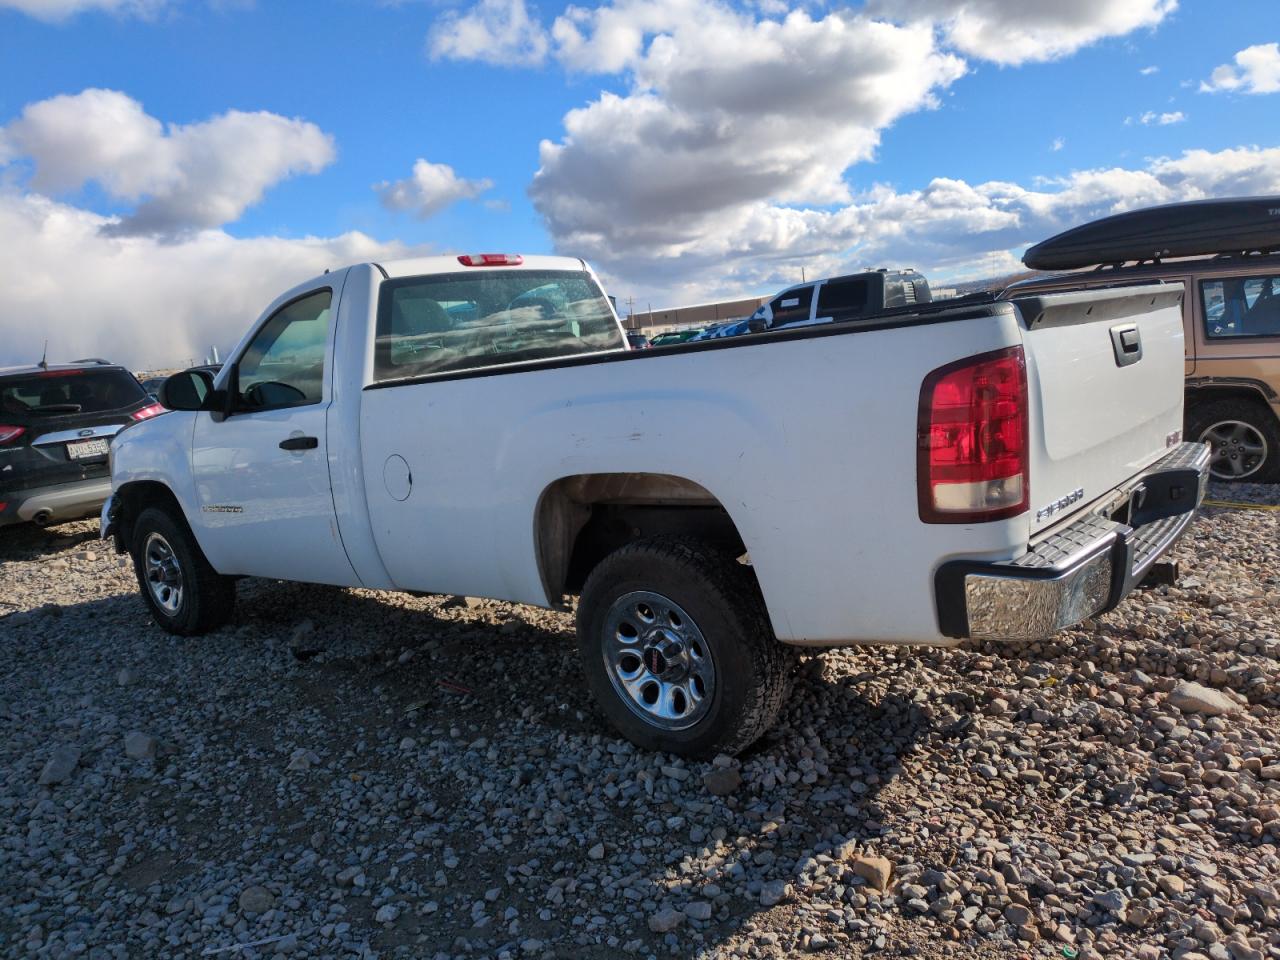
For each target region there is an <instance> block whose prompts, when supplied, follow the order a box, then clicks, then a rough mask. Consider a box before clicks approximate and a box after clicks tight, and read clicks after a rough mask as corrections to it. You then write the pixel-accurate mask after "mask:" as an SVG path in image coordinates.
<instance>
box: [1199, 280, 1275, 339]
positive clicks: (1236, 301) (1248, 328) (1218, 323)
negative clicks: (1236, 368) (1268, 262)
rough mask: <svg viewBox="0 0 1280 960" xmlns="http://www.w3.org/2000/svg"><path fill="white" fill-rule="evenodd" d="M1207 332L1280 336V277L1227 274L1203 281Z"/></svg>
mask: <svg viewBox="0 0 1280 960" xmlns="http://www.w3.org/2000/svg"><path fill="white" fill-rule="evenodd" d="M1200 302H1201V304H1202V305H1203V307H1204V332H1205V336H1207V337H1209V338H1210V339H1213V340H1223V339H1229V338H1234V337H1277V336H1280V277H1227V278H1224V279H1222V280H1202V281H1201V282H1200Z"/></svg>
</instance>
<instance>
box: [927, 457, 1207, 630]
mask: <svg viewBox="0 0 1280 960" xmlns="http://www.w3.org/2000/svg"><path fill="white" fill-rule="evenodd" d="M1208 480H1209V448H1208V447H1207V446H1206V445H1205V444H1202V443H1183V444H1181V445H1179V446H1178V447H1177V448H1176V449H1174V450H1173V451H1172V452H1171V453H1169V454H1168V455H1167V456H1165V457H1163V458H1162V459H1161V460H1159V461H1157V462H1156V463H1155V464H1153V465H1152V466H1151V467H1150V468H1149V469H1148V470H1146V471H1145V472H1144V473H1142V474H1141V475H1140V476H1138V477H1136V478H1134V480H1133V481H1131V482H1130V484H1128V485H1126V487H1125V488H1122V492H1125V493H1128V494H1129V508H1128V510H1129V513H1128V516H1127V517H1126V519H1127V520H1128V522H1121V521H1119V520H1113V519H1109V518H1108V517H1105V516H1100V515H1098V514H1094V513H1090V514H1088V515H1086V516H1084V517H1081V518H1080V519H1078V520H1076V521H1075V522H1073V523H1071V524H1070V525H1069V526H1067V527H1065V528H1064V529H1062V530H1060V531H1058V532H1057V533H1055V534H1053V535H1052V536H1050V537H1048V538H1046V539H1045V540H1043V541H1041V542H1040V543H1038V544H1036V545H1035V547H1033V548H1032V549H1031V550H1029V551H1028V552H1027V553H1025V554H1023V555H1022V556H1020V557H1018V558H1016V559H1014V560H1009V561H1006V562H1003V563H990V562H970V561H964V560H961V561H953V562H951V563H946V564H944V565H943V566H941V567H940V568H939V569H938V573H937V576H936V579H935V590H936V594H937V603H938V621H939V626H940V628H941V630H942V632H943V634H945V635H946V636H949V637H955V638H961V639H963V638H972V639H977V640H1039V639H1043V638H1044V637H1047V636H1050V635H1052V634H1053V633H1056V632H1057V631H1058V630H1061V629H1063V628H1064V627H1069V626H1071V625H1073V624H1076V623H1079V622H1080V621H1082V620H1084V619H1086V618H1088V617H1091V616H1094V615H1095V614H1098V613H1102V612H1104V611H1106V610H1110V609H1112V608H1113V607H1115V606H1116V604H1118V603H1119V602H1120V601H1121V600H1123V599H1124V598H1125V597H1126V596H1128V595H1129V593H1130V592H1131V591H1132V590H1133V589H1134V587H1136V586H1137V585H1138V584H1139V583H1141V582H1142V580H1143V578H1144V577H1146V575H1147V574H1148V573H1149V572H1150V571H1151V568H1152V567H1153V566H1154V565H1155V563H1156V561H1157V560H1159V559H1160V557H1161V556H1162V555H1163V554H1164V553H1166V552H1167V551H1168V550H1169V548H1170V547H1172V546H1173V545H1174V543H1176V542H1177V541H1178V539H1179V538H1180V537H1181V536H1182V534H1183V533H1185V532H1186V529H1187V527H1188V526H1189V525H1190V524H1191V521H1192V519H1194V517H1195V513H1196V509H1197V508H1198V507H1199V506H1200V503H1201V502H1202V501H1203V500H1204V494H1205V489H1206V487H1207V485H1208Z"/></svg>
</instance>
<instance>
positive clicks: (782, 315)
mask: <svg viewBox="0 0 1280 960" xmlns="http://www.w3.org/2000/svg"><path fill="white" fill-rule="evenodd" d="M812 303H813V287H800V288H799V289H798V290H788V291H787V292H786V293H784V294H782V295H780V296H778V297H775V298H774V299H773V300H772V301H770V303H769V309H771V310H772V311H773V326H775V327H781V326H784V325H785V324H788V323H799V322H800V321H801V320H808V319H809V306H810V304H812Z"/></svg>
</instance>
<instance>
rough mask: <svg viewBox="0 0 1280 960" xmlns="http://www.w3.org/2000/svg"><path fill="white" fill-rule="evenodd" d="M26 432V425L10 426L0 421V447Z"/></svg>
mask: <svg viewBox="0 0 1280 960" xmlns="http://www.w3.org/2000/svg"><path fill="white" fill-rule="evenodd" d="M26 432H27V428H26V427H11V426H8V425H7V424H2V423H0V447H3V446H4V445H5V444H6V443H13V441H15V440H17V439H18V438H19V437H20V436H22V435H23V434H24V433H26Z"/></svg>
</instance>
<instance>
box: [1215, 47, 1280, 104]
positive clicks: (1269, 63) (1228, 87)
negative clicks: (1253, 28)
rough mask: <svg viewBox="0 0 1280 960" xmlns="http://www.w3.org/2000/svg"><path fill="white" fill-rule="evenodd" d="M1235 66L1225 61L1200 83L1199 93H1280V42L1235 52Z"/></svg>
mask: <svg viewBox="0 0 1280 960" xmlns="http://www.w3.org/2000/svg"><path fill="white" fill-rule="evenodd" d="M1234 59H1235V66H1234V67H1233V66H1231V65H1230V64H1227V63H1224V64H1222V66H1220V67H1217V68H1216V69H1215V70H1214V71H1213V73H1212V74H1211V75H1210V77H1209V79H1208V80H1206V81H1204V82H1203V83H1201V84H1200V92H1201V93H1222V92H1224V91H1239V92H1241V93H1278V92H1280V43H1259V44H1255V45H1254V46H1252V47H1245V48H1244V49H1243V50H1241V51H1240V52H1239V53H1237V54H1236V55H1235V58H1234Z"/></svg>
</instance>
